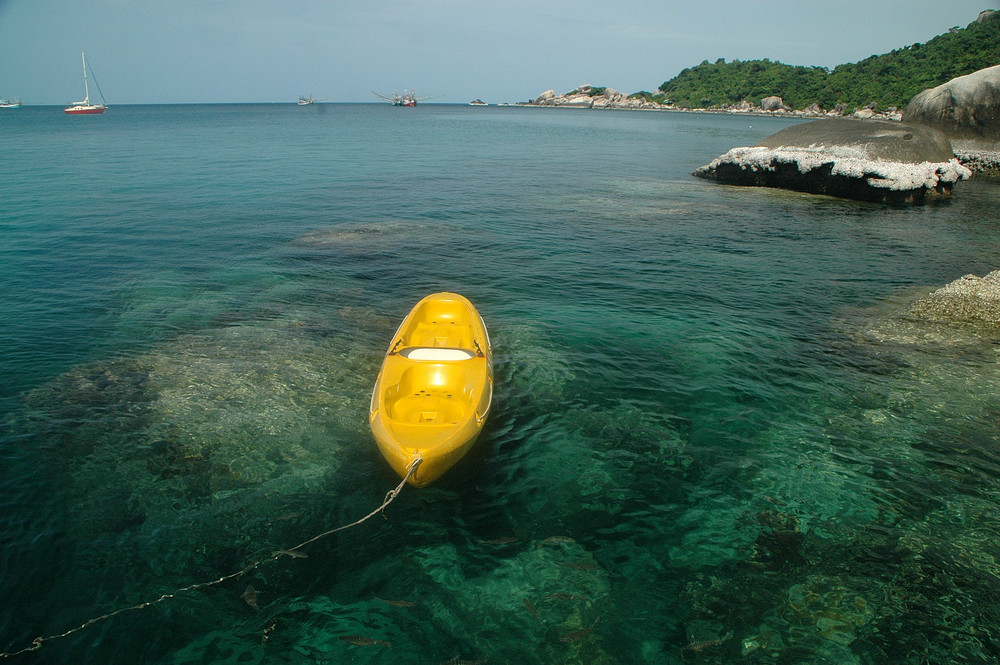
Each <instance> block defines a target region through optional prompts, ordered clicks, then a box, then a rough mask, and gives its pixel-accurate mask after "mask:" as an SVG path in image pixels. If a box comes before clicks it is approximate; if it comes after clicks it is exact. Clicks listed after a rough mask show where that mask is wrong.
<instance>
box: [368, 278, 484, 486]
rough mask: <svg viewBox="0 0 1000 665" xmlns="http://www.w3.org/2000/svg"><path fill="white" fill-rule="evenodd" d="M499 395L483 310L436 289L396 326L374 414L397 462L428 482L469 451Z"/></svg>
mask: <svg viewBox="0 0 1000 665" xmlns="http://www.w3.org/2000/svg"><path fill="white" fill-rule="evenodd" d="M492 399H493V355H492V350H491V348H490V338H489V335H488V334H487V332H486V324H485V323H483V318H482V316H480V315H479V312H478V311H477V310H476V308H475V307H474V306H473V305H472V303H471V302H469V300H468V299H466V298H465V297H464V296H461V295H459V294H457V293H434V294H431V295H429V296H427V297H426V298H424V299H422V300H421V301H420V302H418V303H417V304H416V305H415V306H414V307H413V309H412V310H410V313H409V314H407V315H406V317H405V318H404V319H403V322H402V323H401V324H400V325H399V328H398V329H397V330H396V334H395V335H394V336H393V338H392V342H391V344H390V346H389V350H388V352H387V353H386V355H385V358H384V359H383V361H382V368H381V370H380V371H379V374H378V378H376V379H375V388H374V390H373V391H372V399H371V405H370V406H369V412H368V420H369V424H370V425H371V430H372V433H373V434H374V435H375V443H376V444H377V445H378V448H379V451H381V453H382V456H383V457H384V458H385V459H386V461H387V462H388V463H389V466H391V467H392V468H393V470H394V471H395V472H396V473H397V474H399V476H400V477H401V478H406V480H407V482H409V483H410V484H411V485H413V486H414V487H424V486H425V485H428V484H430V483H432V482H434V481H435V480H437V479H438V478H440V477H441V475H442V474H444V473H445V472H446V471H447V470H448V469H450V468H451V467H452V466H454V465H455V464H456V463H457V462H458V460H460V459H461V458H462V457H463V456H464V455H465V454H466V453H467V452H468V451H469V449H470V448H471V447H472V444H473V443H475V441H476V439H477V438H478V437H479V433H480V432H481V431H482V429H483V424H484V423H485V422H486V416H487V415H488V414H489V411H490V402H491V401H492ZM417 460H419V465H418V466H417V468H416V470H415V471H413V472H412V473H411V467H412V465H413V464H414V463H415V462H416V461H417Z"/></svg>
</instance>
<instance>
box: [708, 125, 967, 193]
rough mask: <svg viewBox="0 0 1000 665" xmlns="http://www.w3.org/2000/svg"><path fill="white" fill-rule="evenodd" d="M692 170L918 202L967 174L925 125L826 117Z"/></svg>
mask: <svg viewBox="0 0 1000 665" xmlns="http://www.w3.org/2000/svg"><path fill="white" fill-rule="evenodd" d="M694 175H696V176H698V177H701V178H710V179H714V180H717V181H719V182H721V183H725V184H735V185H753V186H762V187H780V188H784V189H793V190H797V191H803V192H810V193H814V194H827V195H830V196H839V197H843V198H850V199H858V200H862V201H886V202H897V203H899V202H910V203H919V202H922V201H924V200H925V198H926V196H927V195H928V194H931V195H948V194H950V193H951V189H952V186H953V185H954V184H955V183H956V182H958V181H959V180H963V179H965V178H968V177H969V176H971V175H972V173H971V171H970V170H969V169H967V168H966V167H964V166H962V165H961V164H960V163H959V162H958V160H957V159H956V158H955V155H954V153H953V152H952V150H951V145H950V144H949V142H948V137H947V136H945V135H944V134H943V133H942V132H940V131H938V130H935V129H932V128H930V127H921V126H916V125H909V124H903V123H899V122H890V121H885V120H858V119H853V118H832V119H825V120H816V121H814V122H808V123H803V124H798V125H792V126H791V127H787V128H785V129H783V130H781V131H780V132H778V133H776V134H773V135H771V136H769V137H768V138H766V139H764V140H763V141H761V142H760V143H758V144H757V145H755V146H752V147H745V148H733V149H732V150H730V151H729V152H727V153H726V154H724V155H722V156H720V157H718V158H716V159H714V160H712V162H711V163H709V164H707V165H705V166H703V167H701V168H699V169H697V170H696V171H695V172H694Z"/></svg>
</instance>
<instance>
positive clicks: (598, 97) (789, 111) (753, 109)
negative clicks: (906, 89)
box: [516, 84, 902, 120]
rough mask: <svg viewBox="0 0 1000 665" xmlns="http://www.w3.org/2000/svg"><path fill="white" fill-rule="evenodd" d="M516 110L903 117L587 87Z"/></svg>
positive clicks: (551, 93)
mask: <svg viewBox="0 0 1000 665" xmlns="http://www.w3.org/2000/svg"><path fill="white" fill-rule="evenodd" d="M516 105H517V106H536V107H547V108H552V107H557V108H584V109H620V110H641V111H679V112H689V113H690V112H694V113H732V114H744V115H765V116H781V117H789V118H839V117H847V116H853V117H857V118H876V119H882V120H900V119H901V118H902V113H900V111H899V110H898V109H896V108H890V109H888V110H886V111H885V112H884V113H876V112H875V111H874V109H873V108H871V107H866V108H863V109H853V110H852V111H848V109H847V107H846V106H844V105H842V104H841V105H838V106H837V108H835V109H832V110H829V111H826V110H823V109H821V108H820V107H819V105H817V104H810V105H809V106H808V107H806V108H805V109H793V108H791V107H790V106H788V105H787V104H785V102H784V101H783V100H782V99H781V97H779V96H777V95H771V96H769V97H764V98H763V99H761V101H760V104H759V105H755V104H752V103H751V102H750V101H748V100H743V101H741V102H739V103H737V104H724V105H722V106H713V107H707V108H685V107H680V106H674V105H673V104H659V103H657V102H654V101H652V100H650V99H647V98H646V97H644V96H642V95H641V94H639V93H636V94H632V95H626V94H624V93H622V92H619V91H618V90H615V89H614V88H600V87H595V86H592V85H589V84H585V85H581V86H577V88H576V89H575V90H572V91H570V92H568V93H566V94H562V95H560V94H557V93H556V91H555V90H546V91H545V92H543V93H542V94H540V95H538V96H537V97H535V98H534V99H532V100H529V101H526V102H518V103H517V104H516Z"/></svg>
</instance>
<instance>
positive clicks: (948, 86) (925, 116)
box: [903, 65, 1000, 146]
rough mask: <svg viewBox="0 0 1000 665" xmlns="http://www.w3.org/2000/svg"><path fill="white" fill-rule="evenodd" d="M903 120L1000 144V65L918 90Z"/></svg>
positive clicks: (959, 136)
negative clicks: (919, 91)
mask: <svg viewBox="0 0 1000 665" xmlns="http://www.w3.org/2000/svg"><path fill="white" fill-rule="evenodd" d="M903 121H904V122H910V123H918V124H921V125H927V126H929V127H937V128H938V129H941V130H943V131H944V132H946V133H947V134H948V135H949V136H953V137H956V138H964V139H976V140H981V141H985V142H988V143H990V144H992V145H994V146H998V144H1000V65H997V66H995V67H987V68H986V69H980V70H979V71H978V72H973V73H972V74H967V75H965V76H959V77H958V78H955V79H952V80H950V81H948V82H947V83H944V84H942V85H939V86H938V87H936V88H930V89H928V90H924V91H923V92H921V93H918V94H917V96H916V97H914V98H913V99H912V100H910V103H909V104H907V105H906V110H905V111H904V112H903Z"/></svg>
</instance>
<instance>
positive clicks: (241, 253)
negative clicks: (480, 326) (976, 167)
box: [0, 105, 1000, 664]
mask: <svg viewBox="0 0 1000 665" xmlns="http://www.w3.org/2000/svg"><path fill="white" fill-rule="evenodd" d="M785 123H786V121H780V120H772V119H765V118H742V117H729V116H708V115H696V114H666V113H616V112H608V113H596V112H581V111H578V110H565V111H563V110H552V109H520V108H488V109H481V108H467V107H449V106H433V105H432V106H423V107H418V108H415V109H399V108H393V107H390V106H388V105H319V106H315V107H305V108H299V107H296V106H292V105H288V106H252V105H247V106H193V107H183V106H180V107H170V106H168V107H115V108H112V109H110V110H109V111H108V113H107V114H105V116H102V117H99V118H69V117H66V116H64V115H63V114H62V113H61V111H60V110H59V109H55V108H23V109H20V110H19V111H17V112H16V113H13V112H12V113H7V114H4V115H3V116H2V117H0V147H2V148H3V152H4V154H5V155H9V156H12V157H16V158H12V159H7V160H5V161H4V163H3V166H0V176H2V177H0V201H2V202H3V206H2V207H3V209H2V210H0V265H2V266H3V268H2V270H0V307H2V309H3V312H4V323H3V326H2V327H0V361H2V366H3V372H4V374H3V378H4V381H3V388H2V389H0V390H2V392H0V400H2V402H0V405H2V409H3V413H2V428H3V429H2V430H0V435H2V441H0V452H2V454H3V457H4V464H3V466H2V474H3V475H2V482H3V489H4V491H3V492H2V499H0V500H2V502H3V511H2V512H0V514H2V518H0V519H2V520H3V534H4V540H3V545H2V558H0V566H2V567H0V571H2V576H0V587H2V592H3V597H4V598H5V602H4V609H3V610H2V611H0V637H2V642H0V647H2V648H4V649H6V650H8V651H14V650H17V649H20V648H23V647H25V646H28V645H30V643H31V640H32V639H34V638H35V637H37V636H40V635H42V636H48V635H58V634H61V633H63V632H64V631H67V630H69V629H71V628H74V627H76V626H79V625H80V624H82V623H83V622H85V621H87V620H88V619H91V618H93V617H97V616H101V615H103V614H105V613H107V612H110V611H113V610H115V609H118V608H121V607H126V606H130V605H134V604H138V603H142V602H149V601H153V600H155V599H157V598H158V597H159V596H160V595H161V594H165V593H171V592H173V591H175V590H176V589H179V588H181V587H184V586H186V585H189V584H197V583H200V582H206V581H210V580H213V579H216V578H218V577H220V576H222V575H227V574H230V573H233V572H235V571H239V570H241V569H242V568H243V567H244V566H246V565H248V563H250V562H252V561H254V560H255V559H257V558H259V557H261V556H267V555H269V554H270V553H271V552H273V551H275V550H280V549H283V548H287V547H291V546H293V545H295V544H297V543H300V542H302V541H304V540H306V539H307V538H310V537H312V536H314V535H316V534H318V533H321V532H323V531H326V530H327V529H331V528H333V527H336V526H340V525H342V524H346V523H349V522H352V521H354V520H355V519H357V518H359V517H361V516H362V515H364V514H366V513H367V512H368V511H370V510H371V509H373V508H374V507H375V506H377V505H378V504H379V503H380V502H381V501H382V498H383V496H384V494H385V492H386V491H387V490H389V489H390V488H392V487H393V486H394V485H395V484H396V482H397V480H398V479H397V478H395V477H394V476H393V475H392V473H391V471H390V470H389V469H388V466H387V465H386V464H385V463H384V462H383V461H382V460H381V458H380V457H379V455H378V452H377V450H376V449H375V447H374V445H373V442H372V440H371V436H370V433H369V431H368V428H367V423H366V417H367V412H366V409H367V406H368V398H369V393H370V390H371V385H372V383H373V381H374V377H375V374H376V373H377V371H378V366H379V363H380V360H381V356H382V354H383V353H384V350H385V347H386V345H387V344H388V341H389V338H390V336H391V335H392V332H393V330H394V329H395V326H396V325H397V324H398V322H399V320H400V319H401V318H402V316H403V315H404V314H405V313H406V311H407V310H408V309H409V307H410V306H411V305H412V304H413V303H415V302H416V301H417V300H418V299H419V298H420V297H422V296H423V295H426V294H427V293H429V292H432V291H436V290H443V289H448V290H455V291H459V292H461V293H464V294H465V295H467V296H468V297H470V298H471V299H472V300H473V302H475V303H476V304H477V306H478V307H479V309H480V311H481V312H482V314H483V316H484V318H485V319H486V322H487V325H488V326H489V328H490V333H491V337H492V339H493V344H494V353H495V358H496V363H497V391H496V402H495V407H494V410H493V413H492V415H491V420H490V421H489V423H488V426H487V429H486V430H485V432H484V435H483V437H482V438H481V439H480V442H479V443H478V444H477V449H476V450H475V452H474V454H473V455H472V456H471V457H470V458H469V459H467V460H466V461H464V462H463V464H462V465H461V466H460V467H459V468H456V469H455V470H454V471H453V472H452V473H451V474H450V475H449V476H447V477H446V478H445V479H444V480H443V481H442V482H441V483H439V484H438V485H436V486H434V487H431V488H428V489H424V490H413V489H412V488H407V489H405V490H404V491H403V493H402V494H401V495H400V496H399V497H398V498H397V499H396V501H395V502H394V503H393V504H392V505H391V506H390V508H389V509H388V511H387V513H386V516H387V517H388V519H387V520H383V519H382V518H381V517H378V518H376V519H374V520H372V521H370V522H367V523H365V524H364V525H362V526H360V527H357V528H354V529H351V530H348V531H346V532H342V533H339V534H336V535H333V536H330V537H328V538H325V539H322V540H320V541H317V542H316V543H314V544H312V545H310V546H308V548H306V549H305V551H306V553H307V554H308V558H305V559H300V558H295V559H292V558H288V557H282V558H280V559H279V560H278V561H271V562H265V563H263V564H261V565H260V566H258V567H257V568H256V569H254V570H253V571H251V572H250V573H248V574H247V575H245V576H243V577H241V578H239V579H236V580H232V581H227V582H225V583H223V584H219V585H217V586H212V587H209V588H205V589H199V590H195V591H189V592H182V593H180V594H178V595H177V597H175V598H172V599H169V600H167V601H164V602H162V603H158V604H156V605H155V606H153V607H149V608H145V609H143V610H140V611H137V612H129V613H124V614H121V615H117V616H115V617H113V618H110V619H107V620H105V621H101V622H99V623H97V624H95V625H93V626H90V627H88V628H85V629H83V630H80V631H78V632H75V633H73V634H72V635H70V636H67V637H64V638H61V639H57V640H52V641H47V642H45V643H44V644H43V647H42V648H41V649H40V650H39V651H37V652H34V653H30V654H27V655H25V656H22V657H21V658H20V659H21V660H23V661H24V662H32V661H34V662H74V663H80V662H95V663H97V662H100V663H134V662H156V663H193V662H198V663H237V662H239V663H245V662H268V663H271V662H288V663H316V662H320V663H323V662H330V663H339V662H359V663H383V662H386V663H387V662H394V663H399V662H405V663H411V662H412V663H442V662H444V661H447V660H449V659H451V658H455V657H458V658H459V659H460V660H466V661H476V660H483V659H487V658H488V659H489V662H490V663H524V664H529V663H546V664H547V663H702V662H705V663H708V662H745V663H817V662H831V663H832V662H836V663H855V662H857V663H876V662H877V663H885V662H899V663H924V662H968V663H978V662H993V661H994V660H995V659H996V657H997V655H998V652H1000V633H998V631H1000V612H998V610H997V606H996V603H995V598H996V594H997V592H998V591H1000V566H998V564H997V557H998V556H1000V551H998V550H1000V545H998V544H997V543H998V542H1000V540H998V536H1000V533H998V531H1000V526H998V524H1000V521H998V518H1000V514H998V513H1000V483H998V481H997V477H998V471H1000V454H998V444H1000V435H998V431H997V426H996V423H997V421H998V416H1000V398H998V397H997V396H998V395H1000V363H998V355H997V351H996V349H997V348H998V347H997V344H996V340H995V339H992V338H990V337H988V336H986V337H983V336H979V337H971V338H966V337H961V338H960V341H961V343H944V342H942V341H941V339H942V338H938V337H935V335H937V334H939V333H940V331H935V330H927V329H924V328H920V327H916V326H914V325H913V324H911V323H909V322H907V321H905V320H903V319H900V318H899V317H898V316H895V313H896V312H898V311H899V310H900V309H901V308H902V307H905V303H906V302H907V299H908V298H911V297H913V294H915V293H919V292H921V290H923V289H928V288H931V287H937V286H940V285H943V284H944V283H946V282H949V281H951V280H953V279H955V278H957V277H959V276H961V275H963V274H966V273H970V272H971V273H976V274H980V275H982V274H985V273H986V272H988V271H990V270H993V269H995V268H997V267H998V266H997V264H998V259H1000V251H998V250H1000V221H998V219H997V216H996V214H995V202H996V200H997V195H998V193H1000V190H998V189H997V183H996V181H990V180H985V179H982V180H976V181H972V182H967V183H962V184H961V185H960V186H959V187H958V188H956V194H955V196H954V197H953V198H952V199H951V200H950V201H946V202H944V203H942V204H938V205H927V206H923V207H918V208H892V207H884V206H872V205H867V204H866V205H861V204H856V203H852V202H848V201H839V200H834V199H826V198H821V197H808V196H800V195H797V194H791V193H786V192H778V191H762V190H750V189H738V188H728V187H720V186H717V185H714V184H712V183H709V182H704V181H700V180H697V179H695V178H692V177H691V176H690V175H689V174H690V172H691V171H692V170H693V169H694V168H696V167H697V166H700V165H702V164H704V163H706V162H708V161H709V160H711V159H712V158H713V157H715V156H717V155H718V154H720V153H722V152H724V151H725V150H727V149H729V148H730V147H733V146H736V145H750V144H753V143H755V142H757V141H758V140H760V139H761V138H763V137H765V136H768V135H770V134H772V133H774V132H775V131H777V130H778V129H780V128H782V127H783V126H785ZM943 339H945V340H954V339H955V337H954V335H952V336H951V337H947V336H946V337H944V338H943ZM914 340H916V342H915V341H914ZM248 586H252V587H253V588H254V589H255V591H256V594H257V601H256V605H257V607H256V608H254V607H251V605H250V604H249V603H248V602H246V600H245V598H244V593H245V591H246V589H247V587H248ZM385 601H394V602H385ZM396 601H405V602H404V603H403V604H402V605H400V604H399V603H398V602H396ZM411 603H412V605H410V604H411ZM351 635H360V636H362V637H364V638H367V639H369V640H378V641H380V642H389V643H391V644H392V646H391V648H390V647H387V646H385V645H384V644H380V643H379V644H371V645H367V646H358V645H355V644H351V643H350V642H348V641H345V640H342V639H340V638H342V637H346V636H351ZM265 638H266V639H265ZM355 641H357V640H355Z"/></svg>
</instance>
